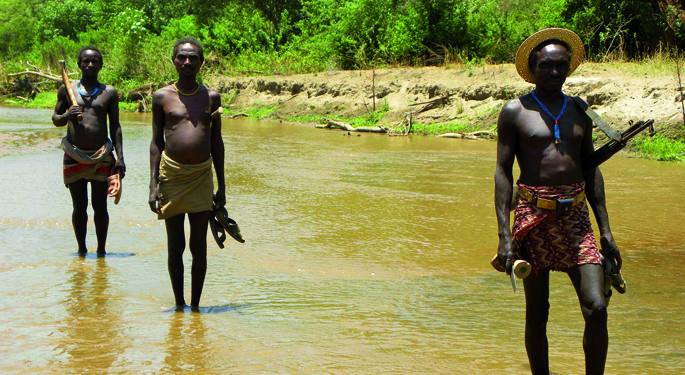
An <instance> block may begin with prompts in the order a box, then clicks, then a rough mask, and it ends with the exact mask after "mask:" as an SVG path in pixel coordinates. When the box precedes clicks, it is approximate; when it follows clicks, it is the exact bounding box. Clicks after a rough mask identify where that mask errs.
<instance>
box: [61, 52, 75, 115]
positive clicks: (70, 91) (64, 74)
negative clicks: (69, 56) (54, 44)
mask: <svg viewBox="0 0 685 375" xmlns="http://www.w3.org/2000/svg"><path fill="white" fill-rule="evenodd" d="M59 66H60V70H61V71H62V82H63V83H64V87H65V88H66V89H67V94H68V95H69V101H70V102H71V105H78V103H77V102H76V95H74V89H73V88H72V87H71V80H70V79H69V74H68V73H67V65H66V64H65V63H64V60H60V61H59Z"/></svg>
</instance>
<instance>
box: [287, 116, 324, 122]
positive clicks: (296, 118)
mask: <svg viewBox="0 0 685 375" xmlns="http://www.w3.org/2000/svg"><path fill="white" fill-rule="evenodd" d="M325 119H326V116H324V115H315V114H308V115H294V116H288V117H286V118H285V120H286V121H290V122H303V123H309V124H320V123H322V122H323V121H324V120H325Z"/></svg>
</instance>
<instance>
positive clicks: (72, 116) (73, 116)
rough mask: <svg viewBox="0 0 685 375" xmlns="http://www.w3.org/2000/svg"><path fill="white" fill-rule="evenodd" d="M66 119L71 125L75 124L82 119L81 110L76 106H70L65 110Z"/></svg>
mask: <svg viewBox="0 0 685 375" xmlns="http://www.w3.org/2000/svg"><path fill="white" fill-rule="evenodd" d="M66 115H67V119H69V120H70V121H71V123H72V124H76V123H77V122H78V121H79V118H82V117H83V108H81V107H80V106H78V105H72V106H71V107H69V109H67V113H66Z"/></svg>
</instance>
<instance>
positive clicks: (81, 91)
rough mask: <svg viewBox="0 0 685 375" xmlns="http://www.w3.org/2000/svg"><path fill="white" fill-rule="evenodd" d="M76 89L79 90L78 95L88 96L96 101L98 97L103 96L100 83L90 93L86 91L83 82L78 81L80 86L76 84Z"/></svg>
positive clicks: (96, 83)
mask: <svg viewBox="0 0 685 375" xmlns="http://www.w3.org/2000/svg"><path fill="white" fill-rule="evenodd" d="M76 89H77V90H78V93H79V94H81V96H87V97H89V98H91V99H95V98H96V97H97V96H98V95H100V94H102V89H101V88H100V82H97V81H96V82H95V87H94V88H93V91H91V92H90V93H89V92H88V91H86V88H85V87H83V86H82V85H81V81H78V84H76Z"/></svg>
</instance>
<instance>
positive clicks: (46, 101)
mask: <svg viewBox="0 0 685 375" xmlns="http://www.w3.org/2000/svg"><path fill="white" fill-rule="evenodd" d="M2 104H6V105H10V106H20V107H24V108H49V109H53V108H55V104H57V94H56V93H55V92H51V91H47V92H39V93H38V94H36V96H35V97H34V98H33V99H30V100H22V99H18V98H7V99H5V100H4V101H3V102H2ZM119 110H120V111H122V112H135V111H137V110H138V103H137V102H119Z"/></svg>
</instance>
